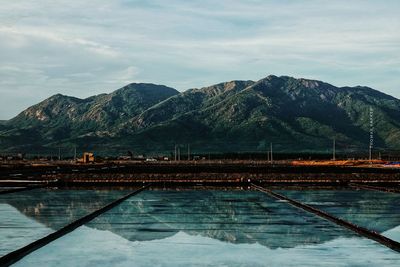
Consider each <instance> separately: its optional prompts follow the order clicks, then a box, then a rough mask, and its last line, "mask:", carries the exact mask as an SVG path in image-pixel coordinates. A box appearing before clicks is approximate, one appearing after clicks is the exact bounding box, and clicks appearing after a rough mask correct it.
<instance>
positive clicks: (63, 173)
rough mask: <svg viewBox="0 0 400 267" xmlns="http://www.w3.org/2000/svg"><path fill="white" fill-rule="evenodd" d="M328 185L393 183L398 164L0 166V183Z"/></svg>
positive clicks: (399, 178) (399, 181)
mask: <svg viewBox="0 0 400 267" xmlns="http://www.w3.org/2000/svg"><path fill="white" fill-rule="evenodd" d="M251 182H256V183H258V184H278V185H292V184H299V185H302V184H305V185H313V184H315V185H334V186H346V185H348V184H364V185H374V186H390V187H393V188H394V187H398V186H399V185H400V168H396V167H384V166H382V165H381V164H370V165H368V164H362V165H334V164H293V163H291V162H286V161H282V162H265V161H264V162H263V161H206V162H202V161H199V162H196V161H191V162H174V161H169V162H105V163H101V164H72V163H68V162H67V163H65V162H64V163H62V164H61V163H58V164H57V163H53V164H51V165H50V164H49V165H39V164H25V165H13V166H3V167H0V186H21V185H25V186H34V185H57V186H75V185H76V186H82V185H88V186H91V185H96V186H98V185H130V184H143V183H153V184H159V185H173V184H178V185H179V184H182V185H185V184H188V185H196V184H202V185H243V184H249V183H251Z"/></svg>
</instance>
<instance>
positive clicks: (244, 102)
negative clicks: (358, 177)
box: [0, 75, 400, 154]
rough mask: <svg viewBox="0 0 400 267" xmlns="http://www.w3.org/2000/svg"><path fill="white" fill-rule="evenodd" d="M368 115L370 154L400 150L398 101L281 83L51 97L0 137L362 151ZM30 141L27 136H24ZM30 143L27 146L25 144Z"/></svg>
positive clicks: (19, 143) (12, 144)
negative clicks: (371, 137) (334, 145)
mask: <svg viewBox="0 0 400 267" xmlns="http://www.w3.org/2000/svg"><path fill="white" fill-rule="evenodd" d="M370 108H372V109H373V112H374V120H375V146H376V147H379V148H382V149H384V148H386V149H400V100H398V99H396V98H394V97H391V96H389V95H386V94H383V93H381V92H379V91H376V90H373V89H371V88H368V87H360V86H358V87H353V88H351V87H342V88H338V87H335V86H333V85H330V84H327V83H324V82H320V81H313V80H306V79H295V78H292V77H287V76H281V77H276V76H272V75H271V76H268V77H266V78H264V79H261V80H259V81H257V82H253V81H232V82H227V83H221V84H217V85H214V86H209V87H205V88H201V89H190V90H187V91H185V92H182V93H178V92H177V91H176V90H174V89H171V88H168V87H162V86H155V85H148V84H146V85H144V84H139V85H138V84H132V85H129V86H127V87H124V88H122V89H120V90H117V91H115V92H114V93H111V94H108V95H99V96H94V97H91V98H87V99H77V98H72V97H65V96H62V95H56V96H53V97H51V98H49V99H47V100H45V101H43V102H41V103H39V104H38V105H35V106H33V107H30V108H28V109H27V110H25V111H24V112H22V113H21V114H20V115H18V116H17V117H16V118H14V119H12V120H10V121H8V122H7V123H6V126H4V127H6V129H1V128H0V147H1V148H2V149H3V150H18V149H20V150H23V149H28V148H29V147H35V148H39V147H41V148H43V149H45V148H46V147H49V148H50V147H54V146H56V145H63V146H67V147H71V146H75V145H77V146H78V147H81V148H82V149H91V150H95V151H98V152H100V153H104V154H107V153H115V154H118V153H124V152H125V151H127V150H133V151H136V152H138V153H151V152H153V153H156V152H167V151H171V150H172V149H173V147H174V145H175V144H187V143H190V144H192V147H193V149H194V150H195V151H198V152H209V151H211V152H239V151H265V150H266V149H267V147H268V144H269V143H270V142H273V143H274V144H275V148H276V149H277V150H280V151H285V152H291V151H315V152H317V151H318V152H321V151H322V152H324V151H325V152H326V151H327V150H329V149H330V147H331V143H332V140H333V138H335V139H336V140H337V143H338V146H339V149H348V150H360V149H367V148H368V143H369V130H370V126H369V124H370ZM26 135H28V136H26ZM27 140H28V141H27Z"/></svg>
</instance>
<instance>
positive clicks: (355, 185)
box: [349, 183, 400, 193]
mask: <svg viewBox="0 0 400 267" xmlns="http://www.w3.org/2000/svg"><path fill="white" fill-rule="evenodd" d="M349 186H350V187H352V188H356V189H365V190H372V191H379V192H387V193H400V190H399V189H394V188H387V187H380V186H371V185H361V184H355V183H350V184H349Z"/></svg>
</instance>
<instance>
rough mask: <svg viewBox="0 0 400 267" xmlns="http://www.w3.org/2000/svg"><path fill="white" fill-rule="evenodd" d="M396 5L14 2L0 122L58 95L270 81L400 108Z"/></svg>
mask: <svg viewBox="0 0 400 267" xmlns="http://www.w3.org/2000/svg"><path fill="white" fill-rule="evenodd" d="M399 12H400V3H399V2H398V1H394V0H393V1H390V0H388V1H385V2H384V4H383V3H380V2H377V1H372V0H371V1H370V0H365V1H361V0H355V1H351V2H349V1H344V0H340V1H325V0H313V1H311V0H310V1H307V2H305V1H290V0H279V1H278V0H276V1H273V0H272V1H261V0H248V1H245V0H233V1H227V0H225V1H211V0H203V1H183V0H171V1H162V0H153V1H141V0H119V1H107V0H89V1H67V0H61V1H57V2H55V1H50V0H47V1H45V0H43V1H23V2H21V1H13V2H8V3H7V5H2V7H1V8H0V25H1V26H0V58H1V59H2V60H1V67H0V93H1V95H2V97H1V98H0V107H2V109H0V119H1V118H3V119H4V118H9V117H11V116H13V115H15V114H16V113H18V112H19V111H21V110H22V109H24V108H26V107H27V106H28V105H31V104H34V103H36V102H38V101H40V100H42V99H43V98H45V97H48V96H50V95H51V94H54V93H63V94H70V95H75V96H78V97H87V96H89V95H92V94H98V93H102V92H110V91H112V90H115V89H117V88H119V87H122V86H123V85H125V84H126V83H129V82H134V81H136V82H137V81H145V82H154V83H159V84H166V85H168V86H173V87H177V89H180V90H184V89H187V88H190V87H200V86H206V85H210V84H212V83H216V82H221V81H225V80H232V79H259V78H262V77H263V76H265V75H268V74H270V73H273V74H277V75H293V76H296V77H301V76H302V77H309V78H315V79H321V80H325V81H327V82H331V83H333V84H335V85H339V86H342V85H357V84H363V85H368V86H371V87H375V88H377V89H379V90H383V91H385V92H387V93H390V94H393V95H395V96H397V97H400V91H399V87H398V77H400V76H399V74H400V73H399V72H400V17H399V16H398V13H399Z"/></svg>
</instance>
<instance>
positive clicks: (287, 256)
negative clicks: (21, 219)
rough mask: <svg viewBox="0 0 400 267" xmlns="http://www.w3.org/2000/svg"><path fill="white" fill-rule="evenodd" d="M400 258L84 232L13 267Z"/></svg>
mask: <svg viewBox="0 0 400 267" xmlns="http://www.w3.org/2000/svg"><path fill="white" fill-rule="evenodd" d="M399 264H400V256H399V254H398V253H396V252H393V251H391V250H389V249H387V248H386V247H383V246H380V245H378V244H377V243H375V242H373V241H371V240H368V239H363V238H357V237H353V238H345V237H338V238H337V239H334V240H331V241H328V242H326V243H322V244H318V245H301V246H298V247H295V248H278V249H271V248H268V247H265V246H262V245H260V244H258V243H254V244H232V243H227V242H222V241H219V240H216V239H212V238H208V237H203V236H200V235H194V236H193V235H188V234H186V233H184V232H178V233H176V234H174V235H173V236H171V237H168V238H165V239H161V240H152V241H134V242H130V241H128V240H126V239H124V238H122V237H120V236H118V235H115V234H113V233H111V232H109V231H99V230H94V229H92V228H89V227H86V226H83V227H80V228H79V229H77V230H76V231H74V232H72V233H71V234H69V235H67V236H64V237H62V238H61V239H59V240H56V241H55V242H53V243H51V244H50V245H47V246H46V247H44V248H42V249H40V250H38V251H36V252H34V253H33V254H31V255H29V256H27V257H25V258H24V259H23V260H21V261H20V262H18V263H17V264H15V266H41V265H42V266H121V267H122V266H127V267H128V266H151V267H152V266H399Z"/></svg>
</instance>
